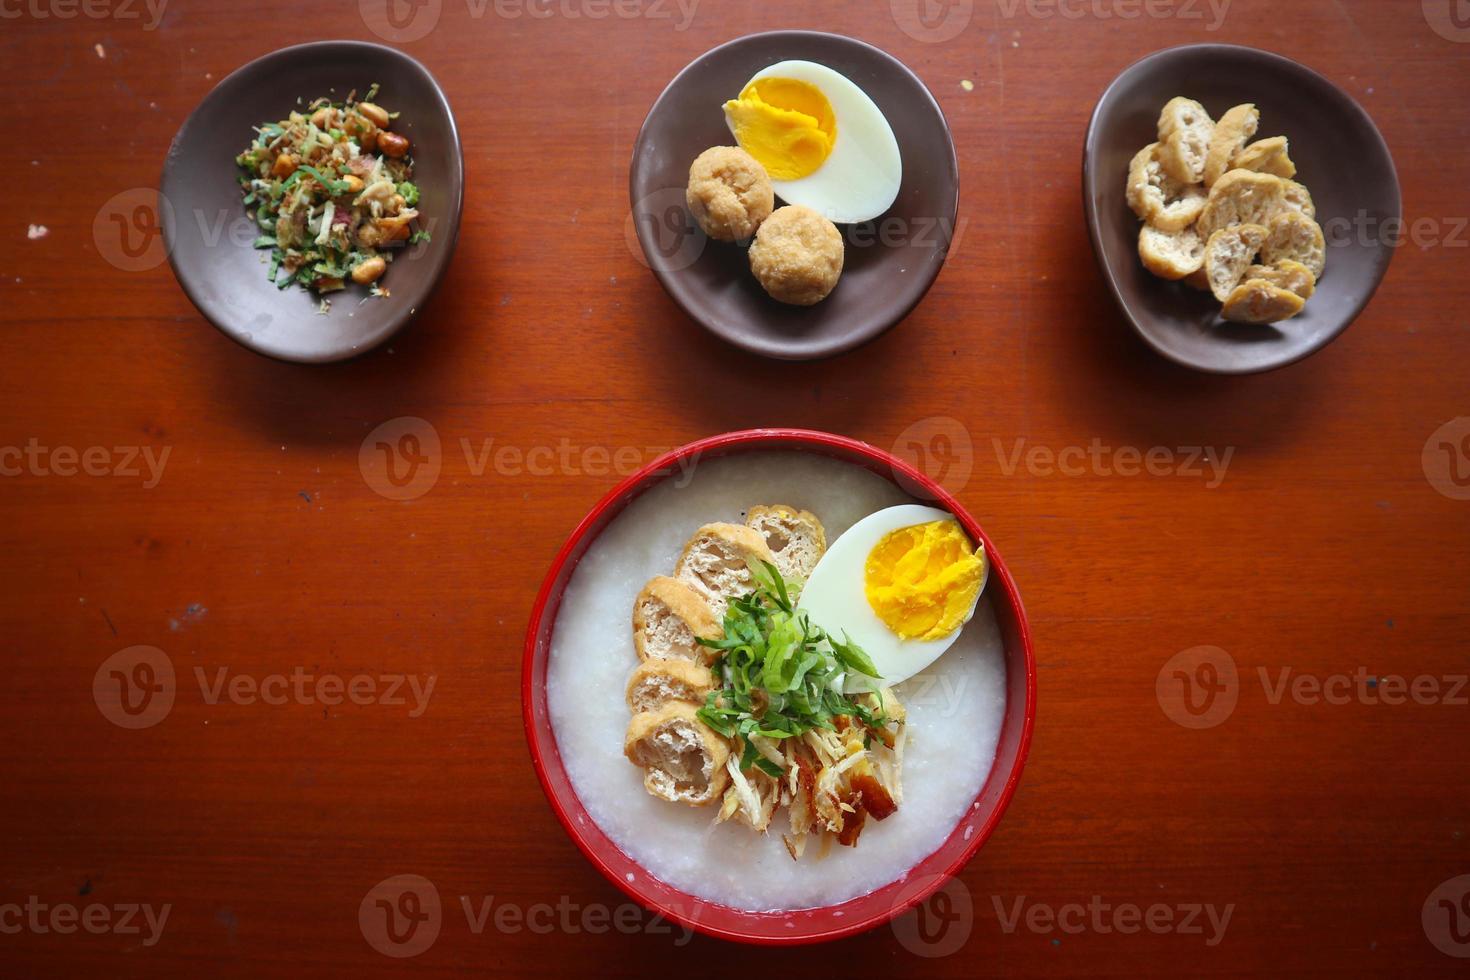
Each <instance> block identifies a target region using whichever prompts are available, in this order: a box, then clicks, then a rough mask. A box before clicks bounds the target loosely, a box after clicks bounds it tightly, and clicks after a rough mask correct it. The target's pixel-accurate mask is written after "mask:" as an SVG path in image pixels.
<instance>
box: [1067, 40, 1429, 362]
mask: <svg viewBox="0 0 1470 980" xmlns="http://www.w3.org/2000/svg"><path fill="white" fill-rule="evenodd" d="M1185 51H1195V52H1197V53H1199V54H1201V55H1205V56H1208V55H1211V54H1220V53H1223V52H1227V51H1228V52H1236V53H1239V52H1249V54H1250V55H1252V56H1254V57H1258V58H1263V59H1266V60H1268V61H1274V62H1277V63H1278V64H1279V65H1280V66H1281V67H1283V68H1285V69H1287V70H1288V71H1296V72H1299V73H1301V74H1303V75H1307V76H1310V77H1312V78H1315V79H1317V80H1318V81H1320V82H1321V83H1322V84H1323V85H1325V86H1327V87H1328V88H1329V89H1330V90H1331V91H1333V92H1335V93H1336V94H1337V96H1338V98H1340V99H1341V100H1342V102H1343V104H1344V105H1345V106H1346V107H1347V109H1348V110H1349V111H1350V112H1352V113H1356V114H1357V116H1358V118H1359V121H1360V122H1361V123H1362V129H1363V131H1365V132H1366V133H1367V134H1368V138H1369V139H1370V140H1372V142H1373V146H1372V148H1373V149H1376V150H1377V151H1378V152H1379V153H1380V154H1382V157H1383V159H1384V161H1385V162H1386V163H1387V164H1388V172H1389V174H1390V175H1391V177H1392V180H1393V198H1394V208H1393V212H1394V213H1393V215H1392V217H1397V218H1400V219H1402V217H1403V191H1402V186H1401V184H1400V183H1399V177H1398V168H1397V167H1396V166H1395V165H1394V162H1393V154H1392V153H1390V152H1389V149H1388V142H1387V141H1386V140H1384V138H1383V134H1382V133H1381V132H1379V130H1378V126H1377V125H1376V124H1375V123H1374V122H1373V118H1372V117H1371V116H1370V115H1368V111H1367V110H1366V109H1364V108H1363V107H1362V106H1361V105H1359V104H1358V100H1357V99H1354V98H1353V97H1352V96H1351V95H1349V94H1348V93H1347V92H1346V91H1345V90H1344V89H1343V88H1342V86H1340V85H1338V84H1337V83H1336V82H1334V81H1332V79H1330V78H1328V77H1327V76H1326V75H1323V74H1322V73H1321V72H1319V71H1317V70H1315V69H1313V68H1309V67H1307V66H1306V65H1304V64H1302V63H1301V62H1299V61H1296V60H1294V59H1292V58H1288V57H1286V56H1285V55H1281V54H1277V53H1276V52H1274V51H1265V50H1262V49H1261V48H1253V47H1250V46H1248V45H1244V44H1180V45H1175V46H1174V47H1170V48H1161V49H1160V50H1158V51H1153V52H1150V53H1149V54H1146V55H1144V56H1143V57H1142V58H1139V59H1138V60H1137V61H1135V62H1133V63H1132V64H1131V65H1129V66H1128V67H1126V68H1124V69H1123V70H1122V71H1120V72H1119V73H1118V74H1117V76H1116V77H1114V79H1113V80H1112V81H1111V82H1109V83H1108V87H1107V88H1105V89H1104V90H1103V93H1102V95H1101V96H1099V97H1098V100H1097V104H1096V105H1095V106H1094V107H1093V110H1092V115H1091V117H1090V118H1089V119H1088V121H1087V136H1086V139H1085V140H1084V141H1083V144H1082V207H1083V210H1084V212H1085V213H1086V216H1087V232H1088V239H1089V241H1090V242H1091V244H1092V254H1093V257H1094V258H1095V259H1096V260H1097V267H1098V271H1099V272H1101V273H1102V277H1103V281H1104V282H1106V283H1107V284H1108V291H1109V292H1111V293H1112V294H1113V300H1114V302H1116V303H1117V305H1118V309H1119V310H1120V311H1121V312H1122V313H1123V317H1124V319H1126V320H1127V321H1128V325H1129V326H1130V327H1132V328H1133V332H1134V333H1136V334H1138V336H1139V337H1141V338H1143V342H1144V343H1146V344H1148V346H1149V347H1150V348H1152V349H1153V350H1154V351H1156V352H1158V353H1159V354H1160V355H1161V356H1163V357H1165V358H1167V359H1168V360H1170V361H1172V362H1174V363H1175V364H1179V365H1181V366H1183V367H1187V368H1192V369H1194V370H1196V371H1202V372H1204V373H1206V374H1220V375H1243V374H1263V373H1265V372H1267V371H1275V370H1278V369H1280V368H1284V367H1287V366H1288V365H1291V364H1295V363H1297V362H1298V361H1301V360H1303V359H1305V358H1307V357H1310V356H1311V355H1313V354H1315V353H1317V352H1318V351H1319V350H1321V349H1322V348H1324V347H1326V346H1327V345H1328V344H1330V343H1332V341H1334V340H1336V339H1337V338H1338V337H1340V336H1341V335H1342V333H1343V331H1345V330H1347V328H1348V327H1350V326H1352V324H1353V322H1354V321H1355V320H1357V318H1358V317H1359V315H1361V314H1362V312H1363V310H1364V309H1366V308H1367V306H1368V303H1369V302H1370V301H1371V300H1372V299H1373V294H1374V293H1376V292H1377V291H1378V287H1379V285H1380V284H1381V283H1382V282H1383V277H1384V276H1386V275H1387V274H1388V267H1389V264H1390V263H1392V261H1393V255H1394V252H1395V251H1396V249H1397V245H1396V244H1395V243H1393V242H1387V243H1385V245H1386V249H1387V251H1386V252H1385V255H1386V257H1385V259H1384V260H1383V262H1382V263H1381V264H1380V265H1379V267H1378V269H1377V271H1376V273H1375V274H1374V277H1373V281H1372V282H1371V283H1369V284H1368V288H1367V289H1366V290H1364V291H1363V292H1362V294H1361V295H1360V296H1359V298H1358V299H1357V301H1356V302H1355V303H1354V304H1353V306H1352V311H1351V312H1350V313H1349V314H1348V315H1347V316H1345V317H1343V318H1342V321H1341V322H1340V323H1339V324H1338V325H1337V326H1336V327H1335V328H1333V329H1332V330H1330V331H1328V332H1326V333H1324V334H1323V335H1322V336H1321V337H1319V338H1318V339H1317V340H1316V341H1315V342H1314V343H1313V344H1312V345H1311V346H1309V347H1306V348H1304V349H1302V350H1300V351H1298V352H1296V353H1294V354H1291V355H1290V356H1287V357H1283V358H1281V359H1280V360H1278V361H1272V362H1269V363H1266V364H1260V365H1252V366H1249V367H1230V366H1226V365H1221V364H1212V363H1205V362H1197V361H1192V360H1190V359H1188V358H1185V357H1183V356H1181V355H1179V354H1178V353H1177V352H1175V351H1173V350H1171V349H1169V348H1167V347H1165V346H1164V345H1162V344H1160V343H1158V342H1157V341H1155V339H1154V338H1153V336H1152V335H1151V334H1150V333H1149V331H1148V330H1145V329H1144V327H1143V326H1142V324H1140V323H1139V322H1138V318H1137V317H1135V316H1134V314H1133V309H1132V307H1131V306H1130V305H1129V303H1128V300H1127V299H1126V298H1125V297H1124V295H1123V290H1122V288H1121V287H1120V286H1119V285H1118V280H1117V277H1115V276H1114V275H1113V272H1112V269H1110V268H1109V267H1108V263H1107V260H1106V258H1105V257H1104V250H1103V241H1102V228H1101V222H1100V221H1099V218H1098V213H1097V203H1096V200H1095V198H1094V195H1093V194H1092V185H1093V179H1092V170H1093V160H1094V159H1095V158H1096V152H1097V142H1098V140H1099V139H1100V138H1101V137H1100V136H1099V133H1098V119H1099V117H1100V116H1101V115H1102V111H1103V108H1104V107H1105V106H1107V105H1108V104H1109V103H1110V102H1111V101H1112V99H1113V96H1114V93H1115V92H1116V91H1117V90H1118V89H1119V87H1120V86H1121V85H1122V84H1123V83H1124V82H1126V81H1127V80H1128V79H1129V77H1130V76H1131V75H1133V74H1134V73H1135V72H1137V71H1138V70H1139V69H1140V68H1142V67H1143V66H1144V65H1146V64H1148V63H1150V62H1152V61H1154V60H1156V59H1159V58H1163V57H1168V56H1178V55H1179V54H1181V53H1182V52H1185Z"/></svg>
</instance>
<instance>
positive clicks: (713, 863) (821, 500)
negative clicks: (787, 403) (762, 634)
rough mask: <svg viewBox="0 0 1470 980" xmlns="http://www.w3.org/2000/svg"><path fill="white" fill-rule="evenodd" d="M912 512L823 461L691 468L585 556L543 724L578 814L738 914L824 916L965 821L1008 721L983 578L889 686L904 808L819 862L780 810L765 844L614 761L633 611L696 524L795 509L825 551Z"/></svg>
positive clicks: (864, 479) (879, 488) (780, 456)
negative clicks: (903, 739) (944, 629)
mask: <svg viewBox="0 0 1470 980" xmlns="http://www.w3.org/2000/svg"><path fill="white" fill-rule="evenodd" d="M913 502H914V501H913V499H912V498H910V497H909V496H908V495H906V494H904V493H903V492H902V491H900V490H899V489H898V488H897V487H895V486H894V485H893V484H892V483H891V482H889V481H888V480H886V479H884V478H883V477H881V476H878V475H877V474H874V473H871V472H869V471H867V470H865V469H862V468H861V467H858V466H854V465H852V464H850V463H845V462H840V461H838V460H833V459H827V458H824V457H819V456H813V455H807V454H802V453H793V452H769V453H746V454H741V455H738V456H732V457H726V458H722V459H714V460H702V461H700V462H699V463H698V464H697V465H695V466H693V467H692V468H689V469H687V470H682V469H681V470H677V471H675V472H674V473H672V474H671V475H670V476H669V477H668V478H667V479H665V480H664V481H663V482H662V483H659V484H658V485H656V486H655V487H653V488H652V489H650V490H649V491H648V492H646V493H644V494H643V495H642V496H641V497H639V498H638V499H637V500H635V501H634V502H633V503H632V504H631V505H630V506H629V507H628V508H627V509H626V510H625V511H623V513H622V514H620V515H618V517H616V518H615V519H614V520H613V522H612V523H611V524H610V525H609V526H608V527H607V529H606V530H604V531H603V532H602V534H601V536H600V537H599V538H598V540H597V541H596V542H595V543H594V544H593V546H592V548H591V549H589V550H588V552H587V553H586V555H584V556H583V558H582V560H581V563H580V564H579V565H578V566H577V568H576V570H575V572H574V573H573V574H572V578H571V580H570V582H569V583H568V585H567V590H566V594H565V596H564V597H563V599H562V604H561V609H560V611H559V612H558V614H557V619H556V627H555V631H554V634H553V637H552V646H551V651H550V658H549V662H548V664H547V673H546V686H547V701H548V704H549V707H550V712H551V723H552V729H553V731H554V732H555V734H556V741H557V747H558V749H559V750H560V752H561V757H562V761H563V762H564V763H565V765H566V769H567V774H568V775H569V776H570V777H571V781H572V785H573V786H574V787H575V789H576V791H577V795H578V797H579V798H580V799H581V801H582V805H583V806H585V807H586V809H587V812H588V813H589V814H590V815H591V816H592V819H594V820H595V821H597V824H598V826H599V827H601V828H602V830H603V831H604V832H605V833H606V834H607V835H608V836H609V837H610V838H612V840H613V841H614V842H615V843H616V844H617V845H618V847H620V848H621V849H622V850H623V851H624V852H625V853H627V854H628V856H629V857H631V858H633V859H634V860H635V861H636V862H637V863H638V864H639V865H641V866H642V867H643V868H645V869H646V870H647V871H648V872H649V873H650V874H652V875H653V876H655V877H657V878H659V879H661V880H663V881H664V882H667V883H668V884H670V885H672V886H674V887H675V888H678V889H680V890H682V891H684V892H687V893H689V894H692V895H696V896H698V897H700V898H703V899H706V900H708V901H713V902H718V903H720V904H723V905H728V906H732V907H734V908H737V909H745V910H774V909H799V908H813V907H819V906H825V905H834V904H837V903H840V902H844V901H847V900H848V899H851V898H856V897H857V896H859V895H864V894H866V893H868V892H870V891H873V890H874V889H876V888H880V887H882V886H883V885H886V884H888V883H889V882H891V881H894V880H897V879H900V878H902V877H903V876H904V875H905V874H906V872H907V871H908V870H909V869H910V868H912V867H913V866H914V865H916V864H917V863H918V862H920V861H922V860H923V859H924V858H925V857H927V856H928V855H929V854H931V853H933V852H934V851H935V850H936V849H937V848H938V847H939V845H940V844H942V843H943V842H944V840H945V838H946V837H948V836H949V834H950V833H951V831H953V829H954V827H955V825H956V824H957V823H959V821H960V820H961V819H962V818H964V817H965V816H966V815H967V813H969V812H970V807H971V804H972V803H973V801H974V799H975V797H976V795H977V794H978V793H979V792H980V787H981V786H982V785H983V784H984V782H985V778H986V776H987V775H988V774H989V772H990V767H991V765H992V764H993V763H994V761H995V750H996V743H997V740H998V738H999V734H1000V725H1001V720H1002V718H1003V716H1004V714H1005V659H1004V654H1003V650H1002V645H1001V638H1000V631H999V629H998V628H997V626H996V623H995V612H994V609H993V607H992V605H991V600H990V598H989V596H990V592H991V591H992V589H994V588H995V583H994V582H993V581H992V582H991V584H990V585H988V586H987V587H986V591H985V594H983V595H982V596H981V599H980V604H979V608H978V609H977V610H976V612H975V617H974V619H972V620H971V621H970V622H969V623H968V624H967V625H966V626H965V627H964V629H963V630H962V631H961V633H960V636H959V638H958V639H957V640H956V641H955V644H954V646H953V647H951V648H950V650H949V652H948V653H946V654H945V655H944V656H942V657H940V658H939V660H938V661H936V662H935V663H934V665H933V666H931V667H930V668H929V669H928V670H926V671H925V672H924V673H922V674H919V675H918V676H916V677H914V678H912V679H910V680H908V681H906V682H904V683H903V684H902V685H900V686H898V687H897V688H896V689H895V692H896V693H897V695H898V697H899V698H900V699H901V700H902V701H903V703H904V705H905V707H906V708H907V710H908V724H907V730H908V744H907V748H906V750H905V754H904V765H903V802H902V803H901V804H900V806H899V808H898V812H897V813H895V814H893V815H892V816H890V817H889V818H888V819H887V820H883V821H875V820H869V821H868V823H867V826H866V827H865V828H864V829H863V833H862V837H861V838H860V839H859V840H858V843H857V846H856V847H841V846H836V845H835V844H834V846H833V847H832V848H831V850H830V852H829V853H828V854H827V855H826V856H825V857H821V856H819V854H818V851H817V849H816V848H812V849H810V850H808V852H807V853H806V855H805V856H804V857H803V858H802V859H801V861H800V862H797V861H793V860H792V859H791V856H790V855H789V854H787V852H786V848H785V846H784V845H783V844H782V843H781V832H782V831H783V830H784V829H785V826H786V820H787V815H786V811H785V808H784V807H783V808H782V809H781V810H779V811H778V812H777V814H776V818H775V820H773V821H772V824H771V831H770V832H769V833H768V834H766V835H761V834H757V833H754V832H753V831H751V830H750V828H748V827H745V826H742V825H737V824H736V823H734V822H730V823H725V824H720V825H715V824H714V817H715V813H716V810H717V807H714V806H707V807H689V806H684V805H681V804H676V803H669V802H667V801H665V800H660V799H657V798H655V797H653V796H651V795H649V794H648V792H647V791H646V790H645V789H644V788H643V771H642V770H641V769H639V768H637V767H636V766H633V765H632V764H630V763H629V762H628V760H627V759H626V758H625V757H624V756H623V735H624V733H625V731H626V730H627V727H628V719H629V715H628V706H627V704H626V703H625V702H624V689H625V687H626V686H627V681H628V675H629V673H630V672H631V671H632V670H633V668H634V667H636V666H637V665H638V655H637V654H636V653H635V652H634V650H633V635H632V611H633V600H634V598H635V597H636V596H637V595H638V592H639V590H641V589H642V588H643V585H644V583H646V582H647V581H648V579H650V578H652V577H653V576H655V575H669V574H672V572H673V568H674V562H675V561H676V560H677V559H678V557H679V553H680V551H681V550H682V549H683V546H684V542H685V541H686V540H687V539H688V538H689V536H690V535H691V534H693V533H694V531H695V530H696V529H698V528H699V527H700V526H701V525H703V524H708V523H711V522H713V521H731V522H735V523H740V522H742V521H743V520H744V512H745V510H746V508H747V507H750V506H752V505H754V504H775V503H780V504H790V505H792V506H794V507H799V508H805V509H807V510H810V511H812V512H813V513H814V514H816V515H817V517H818V518H820V519H821V521H822V523H823V524H824V525H825V526H826V530H827V540H828V542H829V543H830V542H832V541H834V540H836V538H837V536H838V535H840V534H841V533H842V532H843V531H845V530H847V528H848V527H850V526H851V525H852V524H854V523H856V522H857V521H858V520H859V519H861V518H863V517H866V516H867V515H868V514H871V513H872V512H874V511H876V510H879V509H881V508H884V507H889V506H892V505H895V504H904V503H913ZM818 625H821V624H818Z"/></svg>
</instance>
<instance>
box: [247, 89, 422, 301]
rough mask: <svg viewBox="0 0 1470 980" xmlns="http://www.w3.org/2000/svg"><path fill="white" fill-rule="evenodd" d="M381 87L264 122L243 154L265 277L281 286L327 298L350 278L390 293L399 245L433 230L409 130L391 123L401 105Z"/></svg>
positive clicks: (375, 290) (378, 291)
mask: <svg viewBox="0 0 1470 980" xmlns="http://www.w3.org/2000/svg"><path fill="white" fill-rule="evenodd" d="M377 91H378V87H377V86H376V85H374V86H373V87H372V88H371V89H369V90H368V92H367V94H366V96H365V97H364V98H363V99H362V100H360V101H359V100H357V99H356V98H355V97H354V96H355V93H353V94H349V95H348V97H347V98H346V100H344V101H341V102H334V101H332V100H330V99H327V98H320V99H317V100H315V101H313V102H311V103H310V104H309V105H307V106H306V108H305V110H304V111H293V112H292V113H291V114H290V115H289V116H288V117H287V118H285V119H282V120H281V121H279V122H274V123H265V124H264V125H262V126H260V127H258V128H257V129H256V137H255V139H254V140H253V141H252V142H251V144H250V146H249V147H247V148H246V150H245V151H244V152H243V153H241V154H240V155H239V156H238V157H236V158H235V162H236V163H238V164H239V166H240V169H241V170H242V171H243V174H242V175H241V177H240V186H241V188H242V190H243V192H244V195H245V198H244V203H245V207H246V209H247V210H249V211H251V212H253V214H254V217H255V220H256V222H257V223H258V224H259V225H260V229H261V234H260V236H259V237H258V238H257V239H256V240H255V246H256V247H257V248H263V249H264V248H268V249H270V250H271V251H270V263H269V266H268V270H267V275H268V276H269V278H270V280H271V281H272V282H274V283H275V284H276V286H277V287H279V288H281V289H285V288H287V287H288V286H290V285H291V284H292V283H296V284H297V285H300V286H304V287H306V288H307V289H310V290H312V291H313V292H315V293H317V294H319V295H322V296H325V295H326V294H329V293H333V292H336V291H338V290H341V289H345V288H346V285H347V281H348V280H349V279H350V280H351V281H352V282H354V283H357V284H358V285H361V286H366V287H368V289H369V291H370V293H371V294H372V295H373V296H387V295H388V290H387V289H385V288H383V286H382V284H381V280H382V278H383V275H384V273H385V272H386V271H387V269H388V265H389V263H391V262H392V261H393V251H392V249H393V248H395V247H401V246H402V245H404V244H412V243H417V242H420V241H427V240H428V238H429V235H428V232H426V231H423V230H422V229H416V228H415V227H414V225H413V223H414V220H415V219H416V218H418V216H419V212H418V209H417V207H416V205H417V204H418V201H419V189H418V186H417V185H416V184H415V183H414V182H413V157H412V156H411V155H410V153H409V140H408V137H406V136H404V135H402V134H401V133H396V132H393V131H392V127H393V124H394V122H395V121H396V119H397V113H390V112H389V111H387V110H386V109H384V108H382V107H381V106H379V105H377V104H376V103H375V102H373V101H372V100H373V99H374V98H376V97H377ZM327 303H328V301H327V300H325V299H324V300H323V308H324V309H325V307H326V305H327Z"/></svg>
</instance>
